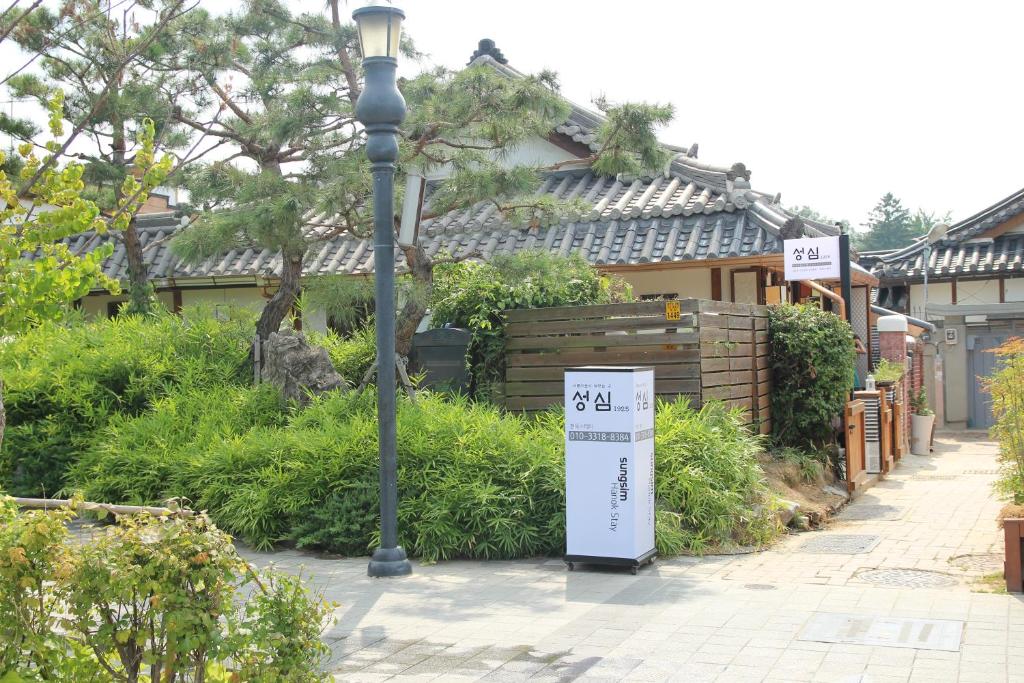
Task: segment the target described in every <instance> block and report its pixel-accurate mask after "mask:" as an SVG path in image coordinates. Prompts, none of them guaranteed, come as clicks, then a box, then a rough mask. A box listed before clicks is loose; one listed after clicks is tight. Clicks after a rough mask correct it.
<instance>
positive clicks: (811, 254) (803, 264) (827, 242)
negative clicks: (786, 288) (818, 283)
mask: <svg viewBox="0 0 1024 683" xmlns="http://www.w3.org/2000/svg"><path fill="white" fill-rule="evenodd" d="M782 248H783V250H784V252H785V264H786V279H787V280H838V279H839V238H838V237H807V238H802V239H797V240H784V241H783V243H782Z"/></svg>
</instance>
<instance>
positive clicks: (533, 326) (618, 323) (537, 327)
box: [505, 313, 694, 337]
mask: <svg viewBox="0 0 1024 683" xmlns="http://www.w3.org/2000/svg"><path fill="white" fill-rule="evenodd" d="M693 318H694V316H693V314H692V313H688V314H686V315H683V316H680V318H679V320H678V321H671V322H669V321H667V320H665V319H664V318H658V317H648V318H604V319H594V320H571V321H570V320H554V321H549V322H521V323H508V324H507V325H505V336H506V337H529V336H533V335H544V334H567V333H568V334H574V335H575V334H582V333H585V332H606V331H616V332H618V331H631V330H666V329H672V330H677V331H679V330H692V329H693V323H694V320H693Z"/></svg>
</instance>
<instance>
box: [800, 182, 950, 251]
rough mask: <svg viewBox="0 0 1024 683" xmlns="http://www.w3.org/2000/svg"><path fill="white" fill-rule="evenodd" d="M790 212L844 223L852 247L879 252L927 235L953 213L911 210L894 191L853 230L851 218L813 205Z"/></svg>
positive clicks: (880, 200)
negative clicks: (830, 214)
mask: <svg viewBox="0 0 1024 683" xmlns="http://www.w3.org/2000/svg"><path fill="white" fill-rule="evenodd" d="M789 210H790V211H792V212H793V213H795V214H797V215H798V216H801V217H802V218H809V219H811V220H815V221H818V222H820V223H829V224H832V225H837V224H838V225H841V226H842V227H843V229H844V230H845V231H846V232H849V233H850V235H851V237H852V241H853V246H854V247H855V248H856V249H857V250H858V251H879V250H886V249H898V248H900V247H905V246H907V245H908V244H910V243H911V242H913V241H914V240H915V239H917V238H918V237H921V236H923V235H925V234H926V233H927V232H928V231H929V230H930V229H931V227H932V226H933V225H935V224H936V223H940V222H948V221H949V220H950V213H949V212H948V211H947V212H945V213H943V214H939V213H938V212H934V211H926V210H924V209H920V208H919V209H918V210H917V211H914V212H911V211H910V209H908V208H907V207H905V206H903V202H902V201H900V199H899V198H898V197H896V196H895V195H894V194H893V193H892V192H886V193H885V194H884V195H882V198H881V199H879V200H878V203H877V204H875V208H873V209H872V210H871V213H869V214H868V219H867V221H865V222H864V223H862V224H861V226H862V227H863V228H864V229H863V230H852V231H851V230H850V221H848V220H835V219H833V218H830V217H828V216H826V215H825V214H822V213H820V212H819V211H817V210H815V209H813V208H811V207H810V206H794V207H790V208H789Z"/></svg>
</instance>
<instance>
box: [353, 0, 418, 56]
mask: <svg viewBox="0 0 1024 683" xmlns="http://www.w3.org/2000/svg"><path fill="white" fill-rule="evenodd" d="M352 19H353V20H354V21H355V22H356V27H357V28H358V29H359V50H360V51H361V52H362V54H363V59H367V58H369V57H390V58H391V59H398V46H399V44H400V43H401V40H402V20H403V19H405V12H403V11H402V10H400V9H398V8H397V7H391V6H389V5H371V6H369V7H360V8H359V9H357V10H356V11H355V12H353V13H352Z"/></svg>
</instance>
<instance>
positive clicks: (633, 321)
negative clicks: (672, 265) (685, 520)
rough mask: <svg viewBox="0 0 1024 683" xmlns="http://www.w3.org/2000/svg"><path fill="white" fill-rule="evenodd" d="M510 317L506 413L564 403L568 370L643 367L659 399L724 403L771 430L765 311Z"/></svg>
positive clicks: (692, 303)
mask: <svg viewBox="0 0 1024 683" xmlns="http://www.w3.org/2000/svg"><path fill="white" fill-rule="evenodd" d="M506 321H507V324H506V326H505V334H506V346H505V349H506V357H505V360H506V374H505V380H506V383H505V406H506V407H507V408H508V409H510V410H525V411H536V410H543V409H545V408H548V407H551V406H552V405H557V404H560V403H561V402H562V400H563V396H562V391H563V384H562V376H563V372H564V370H565V368H567V367H576V366H580V365H642V366H651V367H653V368H654V378H655V381H654V390H655V393H656V394H657V395H658V396H660V397H661V398H665V399H669V400H675V399H677V398H678V397H685V398H687V399H690V400H691V401H692V402H694V403H695V404H697V405H699V404H701V403H703V402H704V401H708V400H712V399H717V400H721V401H723V402H725V403H727V404H729V405H732V406H739V407H741V408H743V409H744V410H746V411H747V412H748V415H749V419H750V422H751V423H752V424H756V425H759V429H760V430H761V432H762V433H768V432H769V431H770V430H771V419H770V392H771V371H770V369H769V366H768V309H767V308H766V307H765V306H752V305H748V304H732V303H725V302H720V301H706V300H701V299H684V300H681V301H652V302H644V303H633V304H609V305H603V306H564V307H557V308H536V309H523V310H513V311H508V312H507V313H506Z"/></svg>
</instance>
